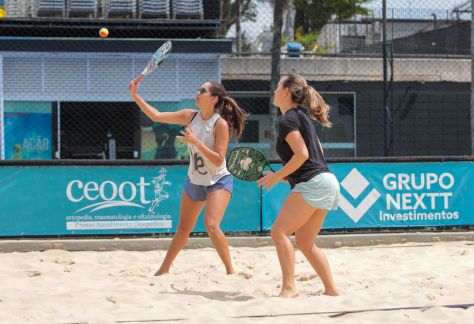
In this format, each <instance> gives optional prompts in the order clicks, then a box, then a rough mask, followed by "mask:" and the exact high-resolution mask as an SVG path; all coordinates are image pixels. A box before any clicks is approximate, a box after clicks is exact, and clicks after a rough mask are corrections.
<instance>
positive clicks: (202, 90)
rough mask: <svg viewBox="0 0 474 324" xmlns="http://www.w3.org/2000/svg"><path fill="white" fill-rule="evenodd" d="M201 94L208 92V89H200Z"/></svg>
mask: <svg viewBox="0 0 474 324" xmlns="http://www.w3.org/2000/svg"><path fill="white" fill-rule="evenodd" d="M197 92H199V93H200V94H203V93H206V92H208V91H207V89H206V88H199V89H198V91H197Z"/></svg>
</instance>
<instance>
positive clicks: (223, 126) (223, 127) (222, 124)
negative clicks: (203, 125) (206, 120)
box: [214, 118, 229, 132]
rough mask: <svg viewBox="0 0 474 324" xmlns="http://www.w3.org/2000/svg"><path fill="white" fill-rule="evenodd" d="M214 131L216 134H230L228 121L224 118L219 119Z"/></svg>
mask: <svg viewBox="0 0 474 324" xmlns="http://www.w3.org/2000/svg"><path fill="white" fill-rule="evenodd" d="M214 130H215V131H216V132H224V131H225V132H228V131H229V124H228V123H227V121H226V120H225V119H224V118H219V119H218V120H217V121H216V124H215V126H214Z"/></svg>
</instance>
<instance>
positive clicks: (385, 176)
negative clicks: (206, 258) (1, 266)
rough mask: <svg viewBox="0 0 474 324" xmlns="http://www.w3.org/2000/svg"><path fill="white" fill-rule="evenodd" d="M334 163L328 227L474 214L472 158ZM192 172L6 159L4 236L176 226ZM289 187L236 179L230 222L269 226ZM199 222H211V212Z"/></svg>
mask: <svg viewBox="0 0 474 324" xmlns="http://www.w3.org/2000/svg"><path fill="white" fill-rule="evenodd" d="M274 167H275V168H276V169H278V168H280V167H281V165H274ZM330 168H331V170H332V171H333V172H334V174H335V175H336V177H337V178H338V180H339V182H340V184H341V194H340V202H339V208H338V210H336V211H330V212H329V214H328V216H327V217H326V220H325V222H324V228H325V229H344V228H345V229H356V228H393V227H403V228H406V227H419V226H425V227H426V226H428V227H431V226H433V227H439V226H462V225H473V224H474V214H473V213H472V211H473V210H474V200H473V199H472V197H473V196H474V192H473V186H472V185H470V184H471V183H473V182H474V164H473V163H472V162H444V163H441V162H439V163H435V162H433V163H340V164H332V165H331V166H330ZM186 174H187V167H186V166H3V167H1V168H0V197H1V199H0V236H3V237H7V236H52V235H55V236H56V235H96V234H111V235H113V234H150V233H173V232H175V231H176V229H177V226H178V220H179V210H180V201H181V195H182V191H183V185H184V182H185V179H186ZM289 192H290V188H289V186H288V185H287V184H283V183H282V184H278V185H277V186H275V187H274V188H272V190H270V191H268V192H267V191H264V192H263V193H261V192H260V190H259V188H258V187H257V185H256V183H254V182H252V183H249V182H242V181H239V180H234V194H233V197H232V199H231V202H230V204H229V207H228V209H227V212H226V214H225V216H224V218H223V222H222V229H223V230H224V231H226V232H243V231H246V232H248V231H251V232H258V231H268V230H270V229H271V227H272V224H273V222H274V221H275V218H276V217H277V215H278V212H279V210H280V208H281V206H282V204H283V202H284V200H285V199H286V197H287V196H288V194H289ZM294 212H295V213H297V212H298V211H297V210H295V211H294ZM194 231H195V232H204V231H205V227H204V225H203V215H201V216H200V218H199V220H198V223H197V225H196V227H195V229H194Z"/></svg>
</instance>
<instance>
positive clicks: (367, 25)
mask: <svg viewBox="0 0 474 324" xmlns="http://www.w3.org/2000/svg"><path fill="white" fill-rule="evenodd" d="M276 2H278V1H276ZM283 3H284V7H283V14H282V16H281V18H282V30H281V32H282V36H281V39H280V44H278V45H279V46H277V48H278V50H279V52H280V53H279V57H280V60H281V61H280V74H281V75H284V74H287V73H298V74H302V75H304V76H305V77H306V79H307V80H308V81H309V82H310V83H311V84H312V85H313V86H314V87H315V88H316V89H317V90H318V91H320V92H321V94H322V95H323V97H324V98H325V100H326V101H327V102H328V103H329V104H330V105H331V108H332V110H331V119H332V121H333V123H334V126H333V127H332V128H330V129H322V128H321V127H320V126H319V125H316V127H317V131H318V134H319V136H320V138H321V140H322V142H323V146H324V148H325V151H326V155H327V156H328V157H330V158H331V157H343V158H352V157H379V156H426V155H428V156H429V155H431V156H435V155H436V156H447V155H471V123H470V96H471V91H470V83H471V59H470V58H471V51H470V39H471V35H470V28H471V27H470V24H471V1H464V0H458V1H456V0H453V1H441V0H420V1H416V2H414V1H408V0H407V1H387V5H386V8H385V10H383V9H384V8H383V6H382V3H383V1H368V0H353V1H351V2H348V1H342V0H341V1H338V0H333V1H311V0H294V1H290V0H285V1H283ZM274 6H275V1H269V0H268V1H267V0H222V1H220V0H206V1H202V0H181V1H180V0H44V1H42V0H0V8H1V9H0V72H1V73H0V111H1V113H2V116H1V117H2V120H3V123H2V129H1V135H2V136H1V139H2V144H3V145H2V150H1V154H2V156H1V157H2V159H6V160H37V159H144V160H145V159H178V160H179V159H188V153H187V148H186V147H185V146H184V145H182V144H180V143H179V142H178V141H176V135H178V134H179V132H180V127H176V126H173V125H166V124H160V123H154V122H152V121H151V120H150V119H149V118H147V117H146V116H145V115H144V114H143V113H141V112H140V110H139V109H138V107H137V106H136V104H135V103H134V102H133V101H132V99H131V97H130V95H129V93H128V90H127V84H128V82H129V81H130V80H131V79H132V78H133V77H134V76H136V75H137V74H138V73H139V72H141V70H142V69H143V68H144V66H145V65H146V63H147V61H148V59H149V58H150V56H151V54H152V53H153V52H154V51H155V50H156V48H158V47H159V46H160V45H161V44H162V43H163V41H164V40H166V39H172V40H173V52H172V54H171V55H170V57H169V58H168V59H167V60H166V61H165V63H163V65H162V66H161V67H160V70H159V71H158V72H157V73H155V74H152V75H151V76H150V77H147V78H146V79H145V80H144V81H143V84H142V86H141V88H140V90H139V92H140V94H141V95H142V96H143V97H144V99H145V100H147V101H148V102H149V103H150V104H152V105H154V106H156V107H157V108H159V109H160V110H162V111H176V110H178V109H182V108H193V107H195V106H194V97H195V94H196V90H197V89H198V88H199V87H200V86H201V85H202V84H203V83H204V82H206V81H208V80H217V81H220V82H222V83H223V84H224V86H225V87H226V89H227V91H228V94H229V95H231V96H232V97H234V98H235V99H236V100H237V101H238V102H239V103H240V104H241V106H242V107H243V108H244V109H245V110H247V111H248V112H250V113H251V115H250V118H249V120H248V122H247V125H246V129H245V132H244V134H243V137H242V139H241V141H240V145H249V146H254V147H257V148H260V149H261V150H263V151H264V152H265V153H266V154H268V155H269V156H275V152H274V151H273V150H274V148H273V147H274V145H273V141H274V129H275V120H276V119H275V118H277V116H276V115H277V114H276V112H277V108H275V107H274V106H272V105H271V94H272V82H271V77H272V75H271V73H272V58H271V54H272V44H273V36H274V34H275V28H274V27H273V26H274ZM384 13H385V14H384ZM384 17H385V19H384ZM101 28H107V29H108V31H109V35H108V37H107V38H100V37H99V34H98V33H99V29H101ZM384 39H385V42H384ZM384 44H385V45H384ZM235 145H237V143H236V142H235V140H234V141H233V142H232V143H231V144H230V147H232V146H235Z"/></svg>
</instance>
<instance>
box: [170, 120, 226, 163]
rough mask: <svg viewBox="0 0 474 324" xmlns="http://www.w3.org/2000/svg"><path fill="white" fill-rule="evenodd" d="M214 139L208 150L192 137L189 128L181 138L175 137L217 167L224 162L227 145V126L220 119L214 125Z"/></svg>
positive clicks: (194, 136) (192, 134)
mask: <svg viewBox="0 0 474 324" xmlns="http://www.w3.org/2000/svg"><path fill="white" fill-rule="evenodd" d="M214 137H215V141H214V146H213V147H212V148H209V147H207V146H206V145H205V144H204V143H203V142H202V141H201V140H200V139H198V138H197V137H196V135H194V133H193V131H192V129H190V128H187V129H186V133H184V134H183V136H177V138H178V139H179V140H180V141H182V142H186V143H189V144H192V145H194V146H195V147H196V148H197V149H198V150H199V151H200V152H201V153H202V154H203V155H204V157H205V158H206V159H207V160H209V161H210V162H211V163H212V164H214V165H215V166H219V165H221V164H222V162H224V159H225V154H226V152H227V144H228V143H229V126H228V125H227V122H226V121H225V120H223V119H222V118H220V119H219V120H218V121H217V123H216V127H215V128H214Z"/></svg>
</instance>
